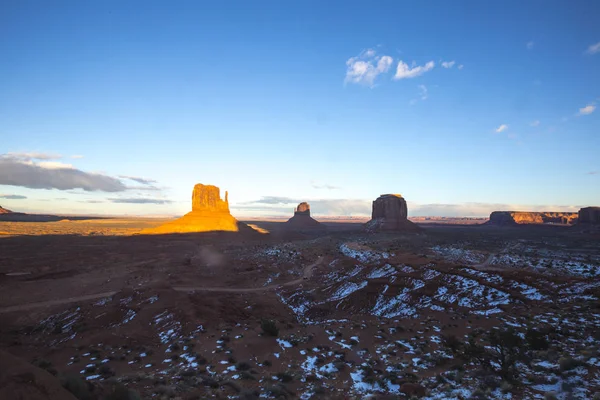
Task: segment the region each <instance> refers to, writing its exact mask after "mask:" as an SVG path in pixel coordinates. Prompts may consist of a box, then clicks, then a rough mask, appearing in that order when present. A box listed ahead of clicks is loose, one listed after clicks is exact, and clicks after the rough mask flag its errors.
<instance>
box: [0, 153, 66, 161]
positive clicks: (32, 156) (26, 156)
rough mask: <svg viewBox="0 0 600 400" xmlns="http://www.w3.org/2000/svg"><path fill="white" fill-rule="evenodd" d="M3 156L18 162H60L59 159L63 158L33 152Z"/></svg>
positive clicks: (54, 154) (53, 154)
mask: <svg viewBox="0 0 600 400" xmlns="http://www.w3.org/2000/svg"><path fill="white" fill-rule="evenodd" d="M3 156H5V157H10V158H14V159H18V160H58V159H61V158H62V156H61V155H60V154H56V153H40V152H37V151H31V152H25V153H21V152H13V153H6V154H4V155H3Z"/></svg>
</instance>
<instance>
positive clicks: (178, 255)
mask: <svg viewBox="0 0 600 400" xmlns="http://www.w3.org/2000/svg"><path fill="white" fill-rule="evenodd" d="M161 222H162V221H159V220H135V219H132V220H94V221H69V222H47V223H21V225H19V224H18V223H0V230H1V231H9V230H10V231H11V234H10V235H3V236H0V347H1V348H2V350H3V351H6V352H8V353H10V354H12V355H14V356H17V357H19V358H20V359H22V360H24V361H25V362H29V363H32V364H35V365H41V366H44V369H46V370H47V371H49V372H51V373H52V374H53V375H55V376H56V377H57V379H63V377H65V376H72V375H75V376H76V377H78V379H82V380H84V381H86V382H88V386H90V388H91V389H90V390H92V392H93V394H94V395H95V396H96V397H92V398H101V397H99V396H100V394H101V393H104V392H105V391H106V390H108V389H107V388H108V387H111V385H113V384H116V383H119V384H123V385H126V386H127V387H128V388H130V389H132V390H136V391H138V392H139V393H140V394H141V395H142V398H173V397H175V398H177V397H179V398H244V399H250V398H258V396H262V398H303V399H304V398H315V399H316V398H364V397H365V396H366V395H368V394H373V395H376V396H379V397H380V398H387V397H385V396H392V397H389V398H408V396H409V395H411V394H418V395H419V396H421V397H424V398H431V399H439V398H459V397H458V396H459V395H461V396H463V398H468V397H469V396H471V395H472V394H473V393H475V392H476V391H477V390H479V389H480V386H481V385H482V384H483V382H484V377H486V376H487V377H486V378H485V382H488V383H486V385H487V386H486V388H485V390H484V395H485V396H487V397H485V398H508V397H503V396H505V395H506V393H513V394H512V396H513V397H512V398H533V397H534V396H536V395H539V396H543V395H544V393H545V392H548V391H558V393H559V395H560V396H563V394H564V396H567V394H569V396H571V397H572V398H582V399H583V398H591V394H592V393H593V391H595V390H597V389H598V386H599V382H600V375H599V372H598V367H600V363H598V361H597V360H598V359H599V358H600V354H597V353H598V346H597V345H596V344H595V343H597V342H595V341H594V340H596V339H593V338H594V337H595V336H594V335H595V333H594V332H597V329H596V328H597V326H598V324H600V314H598V313H597V311H596V309H595V307H597V306H598V304H599V300H598V295H599V293H598V291H599V289H598V288H599V287H600V282H599V278H598V277H599V276H600V246H599V244H598V243H599V241H598V238H597V237H595V236H589V235H583V234H581V233H580V232H578V231H576V230H571V229H564V228H557V227H518V228H506V229H504V228H493V227H491V228H490V227H484V226H426V225H424V227H423V229H422V232H420V233H417V234H402V233H380V234H367V233H365V232H363V231H361V230H360V228H361V224H360V223H342V222H330V223H326V225H327V227H328V231H327V232H324V233H321V234H319V235H315V234H311V233H307V232H287V231H284V230H282V225H281V223H280V222H276V221H252V224H253V225H256V226H257V227H260V228H261V230H262V231H263V232H269V233H259V232H250V233H248V234H243V235H241V234H235V233H208V234H186V235H156V236H138V235H135V234H134V233H136V232H137V231H139V230H140V229H143V228H145V227H148V226H150V225H151V224H156V225H158V224H160V223H161ZM49 232H52V233H53V234H48V233H49ZM39 233H44V234H39ZM264 319H269V320H272V321H274V323H275V324H276V326H277V327H278V329H279V334H278V336H277V337H273V336H269V335H268V334H266V333H265V332H264V331H263V330H262V329H261V321H262V320H264ZM507 326H510V327H514V329H516V330H517V331H519V332H523V334H524V333H525V332H526V331H527V330H528V329H540V330H543V331H544V332H546V330H547V331H548V332H551V333H548V335H550V336H548V338H549V339H548V340H549V341H550V348H549V349H545V350H543V351H542V350H535V351H534V350H531V351H530V352H528V353H527V354H528V357H529V358H528V361H527V363H523V364H522V365H520V366H519V370H520V375H519V377H518V378H515V379H516V380H515V381H511V383H510V388H509V383H508V382H506V379H505V378H500V377H499V373H498V371H495V370H494V368H493V367H489V370H488V369H487V368H488V367H486V371H487V372H486V374H487V375H486V374H483V375H482V372H481V368H483V367H482V366H478V364H477V363H476V362H475V361H473V360H465V359H464V357H466V355H465V354H463V353H460V352H452V351H451V350H450V348H448V347H447V346H445V344H444V343H445V342H444V340H443V338H444V337H449V336H454V337H456V338H459V339H458V340H459V342H461V343H462V342H463V341H466V340H467V338H469V337H476V338H479V340H484V342H482V343H487V342H485V340H487V339H485V338H486V337H487V336H486V335H487V332H490V331H491V330H493V329H494V328H503V327H507ZM461 338H464V339H461ZM598 339H600V338H598ZM590 340H592V341H591V342H590ZM488 351H491V350H488ZM567 357H570V358H572V359H574V360H576V361H577V363H579V364H577V365H579V367H577V368H579V369H577V368H574V369H573V370H568V371H562V370H561V368H562V367H561V366H560V365H559V364H560V362H559V361H560V360H561V359H564V358H567ZM458 364H460V365H463V367H462V372H460V374H461V376H462V378H461V379H460V380H458V379H457V376H456V373H457V372H456V371H457V370H456V365H458ZM465 365H466V367H464V366H465ZM492 381H493V382H496V383H497V386H495V387H494V385H495V384H492V383H491V382H492ZM503 383H504V389H502V390H501V386H502V384H503ZM563 383H564V384H563ZM563 386H564V388H565V389H564V390H563ZM12 387H13V386H11V388H12ZM549 388H551V389H549ZM555 389H556V390H555ZM10 390H13V389H10ZM482 390H483V389H482ZM565 390H568V393H567V392H566V391H565ZM461 391H462V392H461ZM461 393H462V394H461ZM442 394H443V395H442ZM194 396H196V397H194ZM393 396H396V397H393ZM440 396H442V397H440ZM443 396H446V397H443ZM453 396H454V397H453ZM586 396H587V397H586ZM559 398H562V397H559ZM565 398H566V397H565Z"/></svg>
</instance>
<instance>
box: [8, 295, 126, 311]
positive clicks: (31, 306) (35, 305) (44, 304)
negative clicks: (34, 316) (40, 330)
mask: <svg viewBox="0 0 600 400" xmlns="http://www.w3.org/2000/svg"><path fill="white" fill-rule="evenodd" d="M117 293H118V292H104V293H96V294H88V295H86V296H77V297H67V298H65V299H58V300H48V301H41V302H39V303H28V304H21V305H17V306H10V307H4V308H0V314H2V313H8V312H13V311H27V310H31V309H34V308H38V307H48V306H56V305H60V304H69V303H75V302H78V301H86V300H95V299H101V298H103V297H110V296H114V295H115V294H117Z"/></svg>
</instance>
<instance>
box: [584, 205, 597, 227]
mask: <svg viewBox="0 0 600 400" xmlns="http://www.w3.org/2000/svg"><path fill="white" fill-rule="evenodd" d="M579 223H581V224H600V207H584V208H582V209H581V210H579Z"/></svg>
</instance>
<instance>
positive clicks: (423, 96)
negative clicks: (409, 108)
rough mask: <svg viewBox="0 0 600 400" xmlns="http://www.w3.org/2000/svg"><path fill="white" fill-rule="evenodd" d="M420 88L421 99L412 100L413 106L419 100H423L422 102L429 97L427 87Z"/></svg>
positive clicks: (421, 86)
mask: <svg viewBox="0 0 600 400" xmlns="http://www.w3.org/2000/svg"><path fill="white" fill-rule="evenodd" d="M418 88H419V98H418V99H412V100H411V101H410V104H411V105H415V104H417V102H418V101H419V100H422V101H425V100H427V97H428V91H427V87H426V86H425V85H419V86H418Z"/></svg>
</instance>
